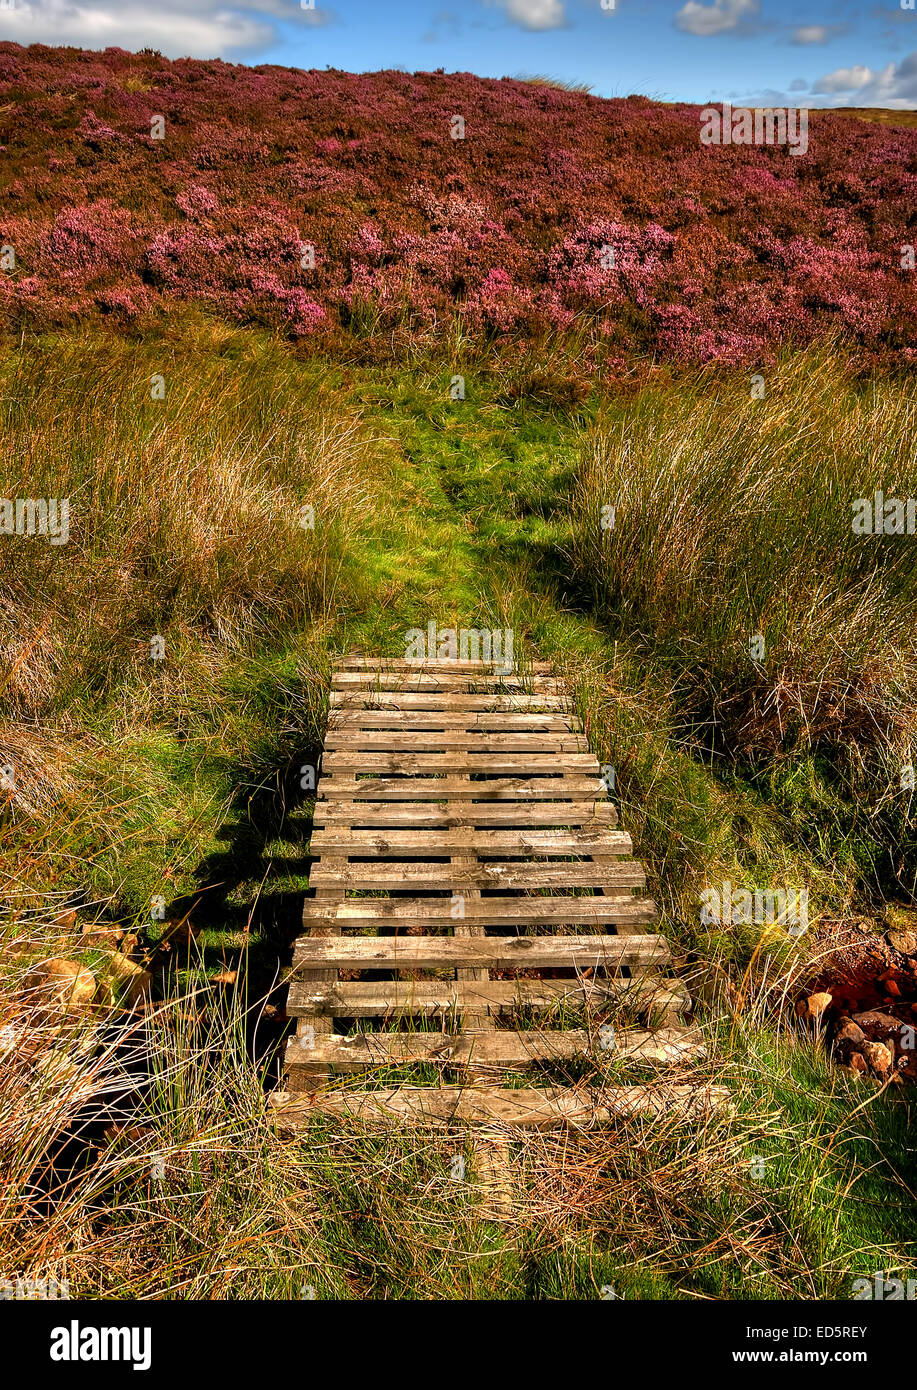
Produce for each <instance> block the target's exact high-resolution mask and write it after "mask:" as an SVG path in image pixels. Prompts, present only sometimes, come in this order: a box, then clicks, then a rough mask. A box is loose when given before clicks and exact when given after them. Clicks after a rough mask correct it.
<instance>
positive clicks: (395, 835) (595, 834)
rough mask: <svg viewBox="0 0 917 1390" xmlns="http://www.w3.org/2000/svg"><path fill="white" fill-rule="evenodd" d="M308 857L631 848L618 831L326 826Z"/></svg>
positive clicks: (315, 838)
mask: <svg viewBox="0 0 917 1390" xmlns="http://www.w3.org/2000/svg"><path fill="white" fill-rule="evenodd" d="M310 849H311V852H312V854H314V855H325V854H351V855H370V854H377V855H379V857H380V858H386V859H393V858H407V859H415V858H417V857H422V856H423V855H424V854H447V855H454V854H460V853H467V854H472V855H478V856H481V857H483V856H484V855H493V854H580V855H587V854H607V855H628V854H630V853H631V851H632V849H633V845H632V844H631V838H630V836H629V835H628V834H627V832H626V831H624V830H609V829H608V828H607V827H606V826H599V827H598V829H597V830H583V829H574V830H476V829H475V828H474V827H473V826H466V827H464V828H463V827H457V828H455V829H451V830H405V829H402V828H401V827H399V826H393V827H392V828H391V829H388V830H353V829H351V828H350V827H349V826H341V827H338V826H328V827H327V828H326V829H324V830H316V831H314V832H313V835H312V840H311V844H310Z"/></svg>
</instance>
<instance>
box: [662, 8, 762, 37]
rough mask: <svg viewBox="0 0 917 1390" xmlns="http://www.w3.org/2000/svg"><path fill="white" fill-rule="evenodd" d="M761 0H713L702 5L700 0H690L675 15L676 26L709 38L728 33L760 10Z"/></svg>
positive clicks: (686, 31) (688, 32)
mask: <svg viewBox="0 0 917 1390" xmlns="http://www.w3.org/2000/svg"><path fill="white" fill-rule="evenodd" d="M760 8H761V6H760V0H713V4H712V5H701V4H699V3H698V0H688V3H687V4H686V5H683V6H682V8H681V9H680V10H679V11H678V14H677V15H676V16H675V27H676V28H677V29H682V30H684V32H685V33H686V34H698V35H700V36H701V37H702V38H709V37H710V36H711V35H713V34H728V33H730V32H731V31H734V30H736V29H738V28H740V27H741V26H742V24H743V21H745V20H746V19H747V18H748V17H749V16H751V15H756V14H757V13H758V12H759V10H760Z"/></svg>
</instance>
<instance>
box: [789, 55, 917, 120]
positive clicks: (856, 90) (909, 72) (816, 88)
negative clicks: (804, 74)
mask: <svg viewBox="0 0 917 1390" xmlns="http://www.w3.org/2000/svg"><path fill="white" fill-rule="evenodd" d="M812 91H813V92H824V93H835V92H837V93H849V94H851V95H849V96H848V97H847V99H846V100H845V101H843V102H842V103H841V105H844V106H887V107H891V108H893V109H895V110H902V111H903V110H909V109H910V108H912V107H913V106H914V105H915V103H917V52H915V53H909V54H908V56H907V57H906V58H902V60H901V62H900V63H888V64H887V65H886V66H885V67H884V68H881V69H880V70H878V71H877V70H876V69H875V68H868V67H866V66H865V65H863V64H862V63H858V64H856V66H855V67H852V68H835V70H834V71H833V72H829V73H826V74H825V76H824V77H820V78H819V79H818V81H817V82H813V84H812ZM854 96H855V98H856V100H854V99H853V97H854Z"/></svg>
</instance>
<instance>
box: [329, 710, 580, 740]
mask: <svg viewBox="0 0 917 1390" xmlns="http://www.w3.org/2000/svg"><path fill="white" fill-rule="evenodd" d="M575 722H576V721H574V719H573V717H572V716H570V715H558V714H536V713H532V712H531V711H529V710H521V711H505V712H503V713H502V714H501V713H500V712H499V711H498V712H497V713H496V714H492V713H489V712H487V711H486V710H464V711H463V710H424V709H412V710H404V709H392V710H378V709H362V710H343V711H337V710H332V712H331V717H330V720H329V725H328V727H329V730H330V732H332V733H334V734H340V733H343V732H349V731H351V730H360V731H365V730H369V729H391V730H403V731H411V732H413V731H415V730H418V729H443V730H447V729H450V730H454V729H460V730H462V731H463V732H467V733H473V734H477V733H494V734H507V733H529V732H531V731H533V730H534V731H535V732H537V733H543V734H549V733H554V734H578V733H581V732H582V731H581V730H580V729H578V728H576V727H574V724H575Z"/></svg>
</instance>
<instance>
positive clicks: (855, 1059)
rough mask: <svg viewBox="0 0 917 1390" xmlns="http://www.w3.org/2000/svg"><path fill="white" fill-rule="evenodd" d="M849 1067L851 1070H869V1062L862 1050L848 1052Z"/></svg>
mask: <svg viewBox="0 0 917 1390" xmlns="http://www.w3.org/2000/svg"><path fill="white" fill-rule="evenodd" d="M850 1067H851V1070H852V1071H859V1072H864V1071H869V1064H868V1063H867V1061H866V1058H865V1057H864V1056H863V1054H862V1052H852V1053H851V1054H850Z"/></svg>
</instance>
